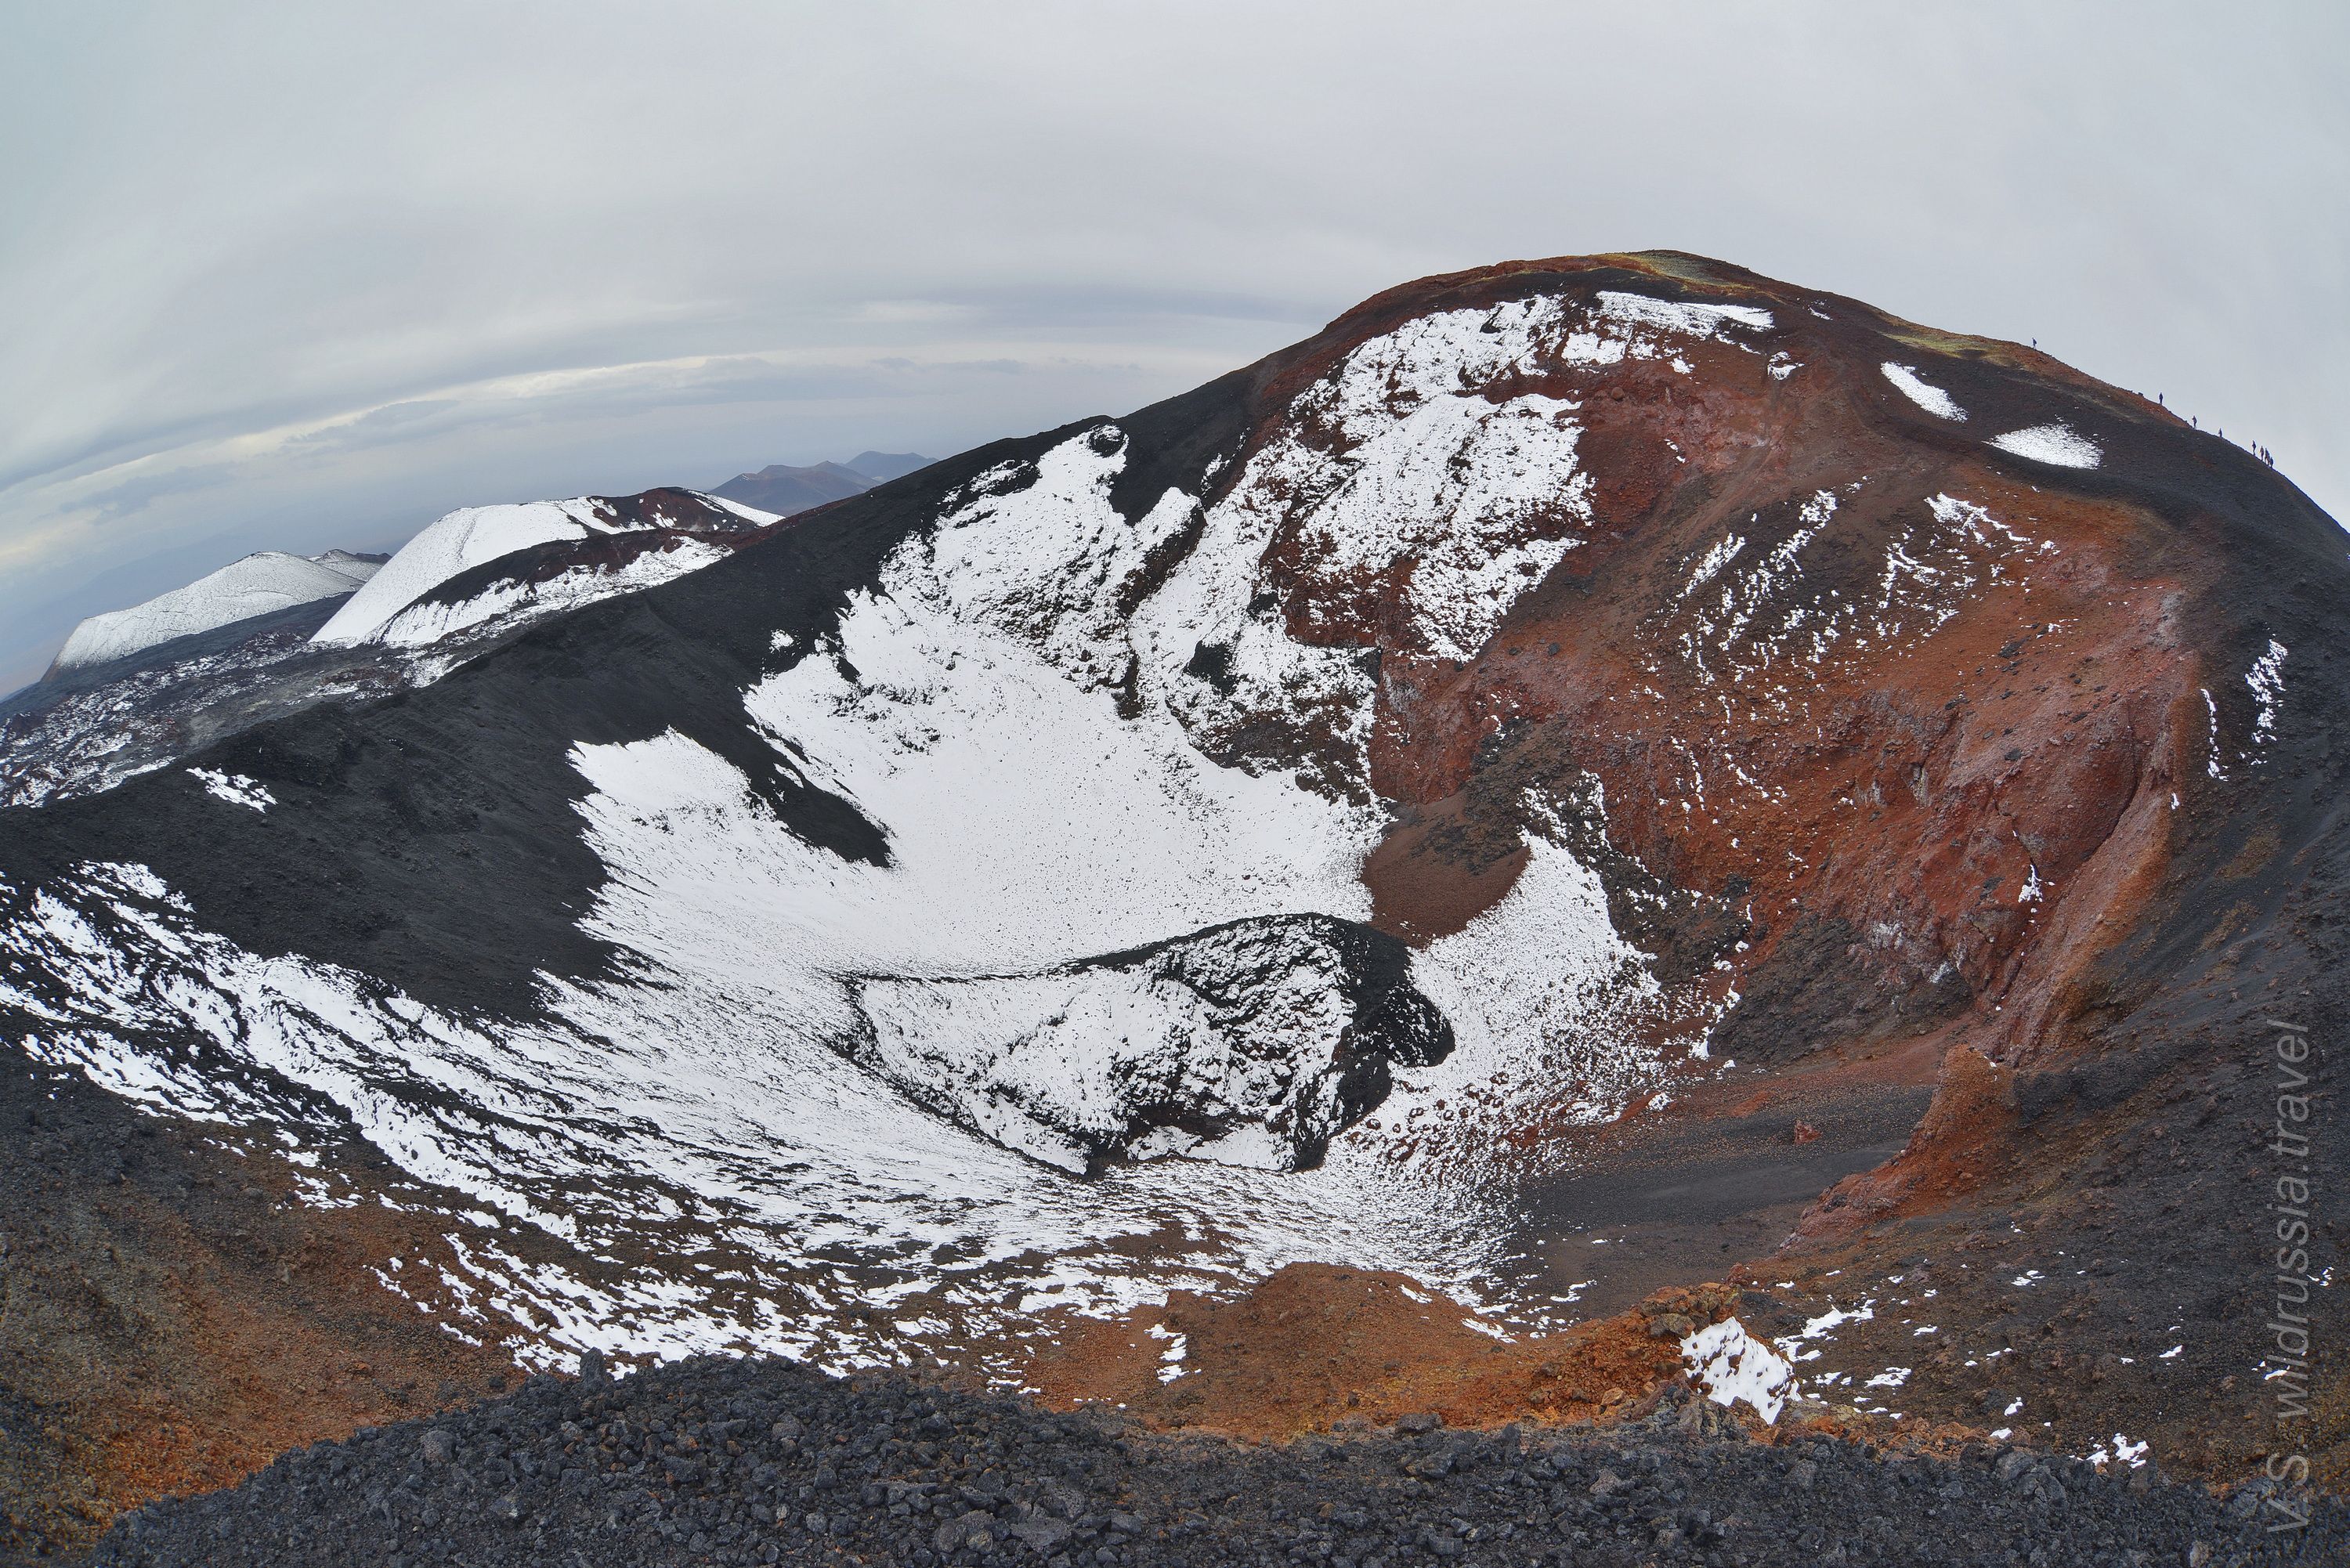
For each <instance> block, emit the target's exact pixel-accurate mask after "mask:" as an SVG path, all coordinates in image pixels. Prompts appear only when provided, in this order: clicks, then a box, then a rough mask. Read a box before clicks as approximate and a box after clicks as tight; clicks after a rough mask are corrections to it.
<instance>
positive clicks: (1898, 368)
mask: <svg viewBox="0 0 2350 1568" xmlns="http://www.w3.org/2000/svg"><path fill="white" fill-rule="evenodd" d="M1877 368H1878V369H1881V370H1883V371H1884V372H1885V379H1887V380H1888V381H1890V382H1892V383H1893V384H1894V386H1895V387H1897V388H1898V389H1900V392H1901V395H1902V396H1903V397H1905V398H1907V399H1908V400H1910V401H1911V402H1913V403H1915V404H1917V405H1918V407H1919V408H1921V409H1923V410H1926V411H1927V412H1928V413H1929V414H1931V415H1933V416H1934V417H1935V418H1936V419H1938V420H1964V419H1965V418H1966V417H1967V410H1964V409H1962V408H1960V407H1959V403H1958V400H1957V399H1955V398H1953V397H1951V396H1950V393H1948V392H1946V391H1944V390H1942V389H1941V388H1939V387H1937V386H1933V385H1930V384H1929V383H1928V382H1926V381H1924V380H1922V379H1919V377H1918V372H1917V371H1915V370H1913V369H1910V368H1909V367H1908V366H1907V365H1897V364H1895V363H1894V362H1893V361H1892V360H1890V359H1887V361H1885V363H1884V364H1882V365H1880V366H1879V367H1877Z"/></svg>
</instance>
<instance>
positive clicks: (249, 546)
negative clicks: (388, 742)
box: [0, 0, 2350, 691]
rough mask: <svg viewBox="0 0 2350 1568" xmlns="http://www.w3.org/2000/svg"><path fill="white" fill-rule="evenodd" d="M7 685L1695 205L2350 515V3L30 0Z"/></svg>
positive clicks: (15, 131) (1751, 240)
mask: <svg viewBox="0 0 2350 1568" xmlns="http://www.w3.org/2000/svg"><path fill="white" fill-rule="evenodd" d="M0 28H4V29H5V31H0V410H5V412H0V691H5V690H7V689H9V688H12V687H14V686H16V685H17V684H19V683H21V682H22V681H24V680H29V679H31V678H33V677H34V676H36V675H37V674H38V673H39V672H40V670H41V668H42V667H43V666H44V665H45V664H46V662H47V659H48V657H49V655H50V654H51V653H52V652H54V650H55V649H56V648H57V644H58V643H59V642H60V641H61V640H62V639H63V638H64V635H65V633H66V632H67V630H68V628H70V627H71V626H72V624H73V622H74V621H75V620H76V619H78V618H80V617H81V616H84V615H87V614H89V613H92V612H94V611H97V610H100V609H107V608H114V607H120V606H122V605H126V604H130V603H133V602H135V601H137V600H139V599H140V598H144V597H148V596H150V595H151V594H154V593H156V592H159V591H161V590H162V589H164V588H167V587H174V586H176V585H177V584H179V583H181V582H183V581H186V580H187V579H189V578H191V577H193V576H198V575H200V574H202V573H203V572H204V571H207V570H210V569H211V568H213V567H214V566H220V565H223V564H224V563H225V562H227V561H228V560H230V559H233V558H234V557H235V556H238V555H241V554H243V553H244V552H245V551H248V550H253V549H262V548H276V549H296V550H301V551H305V552H309V551H317V550H320V549H324V548H327V547H328V546H330V545H345V546H349V547H354V548H365V547H369V546H374V547H389V546H390V545H394V544H396V543H397V542H398V541H399V540H400V539H402V538H404V537H406V536H407V535H409V534H411V533H413V532H414V531H415V530H416V529H417V528H419V527H421V526H422V525H423V524H425V523H427V522H429V521H431V520H432V517H434V516H436V515H438V514H440V513H442V512H443V511H446V510H448V509H449V508H451V507H454V506H460V505H467V504H478V503H484V502H492V501H514V500H525V499H531V498H535V497H539V496H548V495H569V494H579V493H621V492H629V491H634V490H639V489H642V488H644V487H646V486H648V485H651V484H657V483H691V484H711V483H717V482H719V481H721V480H723V479H724V478H726V477H727V476H728V475H730V474H733V473H734V472H738V471H740V470H743V469H746V468H755V467H758V466H761V465H763V464H765V463H769V462H816V461H818V460H821V459H824V458H843V457H847V456H849V455H851V454H852V453H854V452H858V451H860V450H862V449H864V448H868V447H877V448H880V449H883V450H888V451H903V450H909V449H910V450H915V451H920V452H927V453H929V454H931V455H932V456H940V455H944V454H946V453H949V452H955V451H959V450H961V449H962V448H964V447H967V446H970V445H972V444H974V443H976V442H979V441H985V440H988V439H991V438H993V437H996V436H1001V435H1012V434H1022V433H1025V432H1028V431H1034V430H1036V429H1040V428H1043V427H1045V426H1048V425H1052V424H1056V423H1060V422H1062V421H1067V420H1070V419H1075V418H1077V417H1079V416H1082V415H1085V414H1089V413H1119V412H1123V411H1126V410H1129V409H1132V408H1135V407H1138V406H1139V405H1141V404H1143V403H1146V402H1149V401H1151V400H1155V399H1157V398H1159V397H1162V396H1166V395H1168V394H1170V393H1172V392H1176V391H1180V390H1181V389H1184V388H1186V387H1189V386H1192V385H1195V384H1197V383H1198V382H1200V381H1201V380H1204V379H1208V378H1209V377H1210V376H1212V375H1214V374H1216V373H1218V372H1221V371H1222V370H1224V369H1230V368H1232V366H1235V365H1239V364H1242V363H1245V362H1246V361H1248V360H1250V359H1252V358H1256V357H1257V356H1259V355H1261V354H1263V353H1265V352H1267V351H1269V350H1271V349H1274V348H1278V347H1280V346H1281V345H1283V344H1284V343H1287V342H1290V341H1292V340H1294V339H1295V338H1296V337H1301V336H1303V335H1304V334H1305V333H1307V332H1309V331H1311V330H1312V329H1313V328H1315V327H1317V326H1319V325H1320V324H1321V323H1322V322H1324V321H1326V320H1327V319H1328V318H1329V317H1332V316H1333V315H1335V314H1336V313H1337V312H1338V311H1340V310H1341V309H1343V308H1345V307H1346V306H1347V305H1349V304H1352V303H1353V302H1354V301H1356V300H1357V299H1359V298H1360V297H1362V296H1365V295H1367V294H1369V293H1372V292H1374V291H1375V290H1378V289H1379V288H1382V287H1385V286H1388V285H1390V284H1393V283H1397V282H1400V281H1402V280H1404V279H1406V278H1409V277H1413V276H1417V275H1422V274H1426V273H1431V272H1439V271H1445V270H1450V269H1453V268H1458V267H1464V266H1470V265H1477V264H1480V263H1484V262H1491V261H1497V260H1501V259H1503V258H1506V257H1513V256H1531V255H1550V254H1575V253H1584V252H1592V251H1607V250H1627V249H1639V248H1648V247H1652V246H1672V247H1677V248H1680V249H1684V250H1691V251H1698V252H1701V253H1704V254H1711V255H1716V256H1721V257H1723V258H1726V259H1729V260H1732V261H1736V262H1739V263H1741V264H1742V265H1748V266H1751V267H1753V268H1755V269H1757V270H1759V271H1762V272H1764V273H1768V274H1771V275H1776V276H1780V277H1785V278H1791V279H1795V280H1799V281H1801V282H1803V283H1805V284H1809V285H1812V286H1818V287H1822V288H1826V289H1831V290H1834V291H1836V292H1839V293H1844V294H1848V295H1854V296H1860V297H1862V298H1865V299H1867V300H1869V301H1871V302H1872V303H1875V304H1877V305H1880V306H1884V307H1886V308H1887V309H1889V310H1892V311H1895V312H1897V313H1898V314H1900V315H1903V316H1907V317H1912V318H1914V319H1917V320H1920V321H1925V322H1929V323H1932V324H1934V325H1937V326H1940V327H1950V328H1954V329H1958V330H1962V331H1969V332H1978V333H1987V334H1991V335H1995V336H2000V337H2013V338H2018V339H2022V338H2028V337H2037V338H2038V339H2039V340H2040V344H2041V347H2043V348H2046V349H2049V350H2052V351H2053V352H2054V353H2056V354H2057V355H2059V356H2061V357H2062V358H2066V359H2068V360H2070V361H2071V362H2073V363H2074V364H2075V365H2078V366H2080V367H2081V368H2083V369H2085V370H2088V371H2089V372H2091V373H2092V374H2095V375H2097V376H2100V377H2103V378H2105V379H2108V380H2111V381H2115V382H2117V383H2119V384H2121V385H2123V386H2127V387H2133V388H2137V389H2142V390H2146V391H2148V392H2152V391H2157V390H2159V391H2163V392H2165V393H2167V394H2168V398H2169V401H2170V405H2171V407H2173V408H2174V409H2177V410H2180V411H2181V412H2191V413H2196V414H2198V415H2199V416H2200V417H2201V418H2202V420H2203V422H2204V423H2205V424H2206V425H2207V426H2209V425H2218V426H2221V427H2224V428H2225V429H2226V430H2227V431H2229V433H2230V434H2231V435H2238V434H2241V435H2243V436H2249V437H2253V438H2257V439H2258V440H2260V441H2263V442H2265V443H2266V444H2267V445H2268V446H2269V447H2271V448H2272V449H2273V451H2274V452H2275V454H2276V460H2277V462H2278V465H2279V466H2280V467H2281V468H2282V470H2284V471H2285V472H2287V473H2288V474H2290V475H2291V476H2292V477H2293V479H2295V480H2296V481H2298V482H2299V483H2301V484H2302V485H2303V488H2304V489H2306V490H2307V491H2309V493H2311V494H2312V495H2314V496H2315V497H2316V499H2317V500H2318V501H2319V502H2320V504H2324V505H2325V506H2326V507H2327V509H2328V510H2330V511H2332V512H2333V513H2334V514H2335V515H2336V516H2337V517H2342V516H2350V452H2345V443H2344V441H2343V437H2342V431H2343V428H2344V415H2345V402H2350V398H2345V393H2350V288H2346V287H2345V284H2346V283H2350V278H2345V271H2350V96H2345V85H2344V84H2345V80H2350V77H2345V69H2344V62H2345V60H2350V6H2344V5H2340V4H2339V3H2338V0H2310V3H2307V4H2271V5H2261V6H2258V7H2241V6H2220V5H2210V4H2209V3H2208V0H2202V3H2198V4H2193V5H2171V4H2162V3H2149V0H2127V3H2125V4H2115V5H2105V4H2087V3H2082V0H2068V3H2066V4H2063V5H2051V4H2047V3H2046V0H2036V3H2033V4H2029V5H1988V4H1982V3H1980V0H1970V3H1968V4H1963V5H1961V4H1955V3H1953V4H1950V5H1882V4H1878V3H1876V0H1867V3H1860V4H1849V5H1816V4H1799V3H1789V0H1773V3H1772V4H1762V3H1759V0H1757V3H1752V4H1726V3H1725V4H1715V5H1694V4H1691V5H1676V4H1657V3H1651V4H1645V5H1624V4H1621V3H1620V0H1611V3H1609V4H1606V5H1583V4H1576V3H1573V0H1549V3H1546V4H1542V5H1473V4H1472V5H1461V4H1454V5H1438V4H1435V3H1434V0H1427V3H1424V4H1420V5H1367V4H1363V3H1361V0H1349V3H1347V4H1343V5H1342V4H1328V5H1281V4H1274V3H1269V0H1255V3H1253V4H1245V5H1217V4H1209V3H1205V0H1185V3H1183V4H1163V5H1162V4H1136V3H1128V4H1109V3H1107V0H1103V3H1096V4H1085V5H1080V4H1066V5H1017V4H1001V3H998V4H989V5H963V4H952V5H949V4H938V5H885V4H875V3H872V0H860V3H858V4H855V5H842V4H838V3H837V0H834V3H831V4H825V5H780V4H766V5H689V4H679V3H677V0H670V3H667V4H663V5H637V4H631V5H601V4H593V3H587V0H564V3H562V4H560V5H556V4H546V5H523V4H489V3H484V0H469V3H466V4H462V5H432V4H424V3H421V0H401V3H400V5H390V6H386V5H349V6H345V5H332V4H322V3H320V0H304V3H302V4H299V5H282V6H281V5H265V4H258V3H253V0H246V3H242V4H239V5H233V6H191V5H178V4H171V5H152V6H141V5H129V4H91V5H48V4H42V3H38V0H0Z"/></svg>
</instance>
